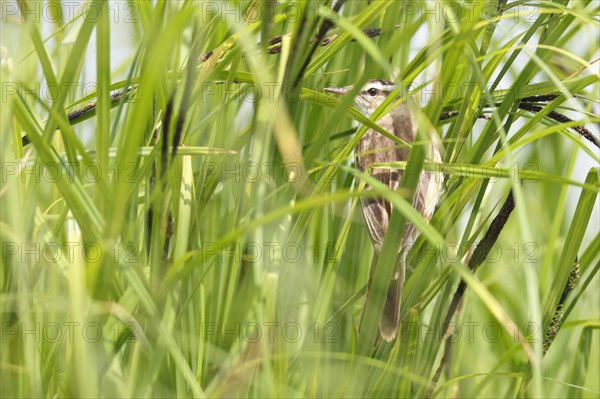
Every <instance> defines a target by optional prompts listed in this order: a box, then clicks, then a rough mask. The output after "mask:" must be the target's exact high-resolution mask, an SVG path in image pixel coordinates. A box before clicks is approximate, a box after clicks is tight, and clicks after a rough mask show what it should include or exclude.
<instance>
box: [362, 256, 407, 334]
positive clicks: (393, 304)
mask: <svg viewBox="0 0 600 399" xmlns="http://www.w3.org/2000/svg"><path fill="white" fill-rule="evenodd" d="M398 257H399V259H398V266H397V267H396V270H395V273H394V276H393V277H392V279H391V280H390V285H389V288H388V292H387V295H386V297H385V304H384V305H383V314H382V315H381V319H380V320H379V332H380V334H381V337H382V338H383V339H385V340H386V341H388V342H390V341H392V340H393V339H394V338H396V334H397V332H398V324H399V322H400V299H401V298H402V287H403V286H404V256H403V254H400V255H398ZM377 258H378V257H377V255H373V261H372V263H371V271H370V273H369V281H368V283H367V292H366V294H365V308H364V309H366V303H367V301H368V300H369V290H370V288H371V282H372V280H373V276H374V274H375V266H376V265H377ZM363 316H364V310H363V313H362V314H361V317H360V322H359V327H358V328H359V331H360V328H361V326H362V320H363Z"/></svg>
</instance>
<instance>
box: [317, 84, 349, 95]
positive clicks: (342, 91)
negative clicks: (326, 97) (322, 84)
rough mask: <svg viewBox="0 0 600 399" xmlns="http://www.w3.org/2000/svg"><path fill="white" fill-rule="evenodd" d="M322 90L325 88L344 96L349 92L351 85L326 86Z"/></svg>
mask: <svg viewBox="0 0 600 399" xmlns="http://www.w3.org/2000/svg"><path fill="white" fill-rule="evenodd" d="M323 90H325V91H326V92H328V93H333V94H339V95H342V96H345V95H346V94H348V93H350V90H352V86H345V87H326V88H324V89H323Z"/></svg>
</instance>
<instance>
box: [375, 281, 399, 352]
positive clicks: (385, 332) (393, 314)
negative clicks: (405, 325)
mask: <svg viewBox="0 0 600 399" xmlns="http://www.w3.org/2000/svg"><path fill="white" fill-rule="evenodd" d="M400 274H401V276H398V278H393V279H392V281H391V282H390V287H389V288H388V292H387V296H386V297H385V304H384V305H383V314H382V315H381V320H379V332H380V333H381V337H382V338H383V339H385V340H386V341H388V342H390V341H392V340H393V339H394V338H396V333H397V332H398V323H399V321H400V298H402V286H403V285H404V273H403V272H401V273H400ZM394 277H396V276H394Z"/></svg>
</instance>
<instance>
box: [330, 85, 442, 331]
mask: <svg viewBox="0 0 600 399" xmlns="http://www.w3.org/2000/svg"><path fill="white" fill-rule="evenodd" d="M395 88H396V86H395V85H394V84H393V83H391V82H388V81H385V80H380V79H374V80H370V81H369V82H367V84H366V85H365V86H364V87H363V89H362V90H361V91H360V92H359V93H358V95H357V96H356V97H355V99H354V102H355V104H356V106H357V107H358V109H359V110H360V111H361V112H362V113H363V114H364V115H365V116H367V117H370V116H371V115H372V114H373V112H375V110H376V109H377V108H378V107H379V106H380V105H381V104H382V103H383V101H384V100H385V99H386V98H387V97H388V96H389V95H390V93H391V92H392V91H393V90H394V89H395ZM351 90H352V86H346V87H339V88H326V89H325V91H328V92H330V93H335V94H341V95H346V94H348V93H350V91H351ZM377 124H378V125H380V126H381V127H382V128H384V129H385V130H387V131H388V132H390V133H392V134H394V135H395V136H396V137H398V138H400V139H402V140H404V141H405V142H407V143H412V141H413V140H414V138H415V136H416V133H417V125H416V120H415V118H414V116H413V114H412V113H411V111H410V108H409V107H408V105H407V104H406V103H400V104H399V105H398V106H396V107H394V108H393V109H392V110H390V111H389V112H388V113H386V114H385V115H384V116H382V117H381V118H380V119H379V120H378V121H377ZM408 152H409V150H408V148H404V147H399V146H398V145H397V144H396V143H395V142H394V141H392V140H390V139H389V138H387V137H385V136H383V135H381V134H379V133H378V132H377V131H375V130H373V129H368V130H367V132H366V133H365V135H364V136H363V137H362V138H361V139H360V141H359V142H358V145H357V147H356V150H355V157H356V166H357V167H358V169H359V170H361V171H363V172H364V171H365V170H367V169H368V166H369V165H370V164H372V163H383V162H399V161H406V160H408ZM428 159H429V160H431V161H434V162H440V161H441V143H440V142H439V139H437V137H432V138H431V145H430V148H429V154H428ZM402 172H403V171H402V170H400V169H395V170H390V169H371V170H370V174H371V176H373V177H375V178H376V179H377V180H379V181H380V182H382V183H383V184H386V185H387V186H388V187H389V188H390V190H392V191H395V190H397V189H398V187H399V186H400V182H401V180H402ZM441 188H442V175H441V174H437V173H432V172H421V175H420V176H419V182H418V185H417V188H416V191H415V195H414V197H413V206H414V207H415V209H416V210H417V211H419V212H420V213H421V214H422V215H423V217H424V218H425V219H426V220H427V221H429V220H430V219H431V216H432V214H433V211H434V209H435V206H436V203H437V201H438V198H439V196H440V192H441ZM361 208H362V213H363V216H364V219H365V223H366V225H367V231H368V233H369V237H370V238H371V242H372V243H373V246H374V248H375V256H374V259H373V263H372V266H371V272H370V277H369V283H368V285H367V294H366V298H365V300H367V299H368V294H369V287H370V285H371V279H372V277H373V275H374V267H375V265H376V264H377V257H378V255H379V253H380V252H381V246H382V244H383V237H384V235H385V233H386V231H387V228H388V224H389V220H390V217H391V215H392V205H391V204H390V203H389V202H388V201H386V200H385V199H383V198H366V199H361ZM417 236H418V231H417V230H416V229H415V227H414V226H413V225H412V224H410V223H407V224H406V228H405V231H404V236H403V237H402V241H401V244H400V248H399V256H398V264H397V265H396V269H395V272H394V275H393V276H392V277H391V282H390V286H389V289H388V293H387V296H386V300H385V305H384V308H383V315H382V316H381V320H380V322H379V330H380V332H381V336H382V337H383V339H385V340H386V341H391V340H393V339H394V338H395V337H396V333H397V331H398V322H399V318H400V298H401V295H402V286H403V285H404V273H405V260H406V253H407V252H408V249H409V248H410V247H411V245H412V243H413V242H414V240H415V239H416V238H417Z"/></svg>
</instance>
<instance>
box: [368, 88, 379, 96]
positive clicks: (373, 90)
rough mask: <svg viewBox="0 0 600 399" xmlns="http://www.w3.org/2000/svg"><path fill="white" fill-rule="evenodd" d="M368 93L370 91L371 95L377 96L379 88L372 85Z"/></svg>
mask: <svg viewBox="0 0 600 399" xmlns="http://www.w3.org/2000/svg"><path fill="white" fill-rule="evenodd" d="M367 93H369V95H370V96H372V97H375V96H376V95H377V89H376V88H374V87H371V88H370V89H369V90H367Z"/></svg>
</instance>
